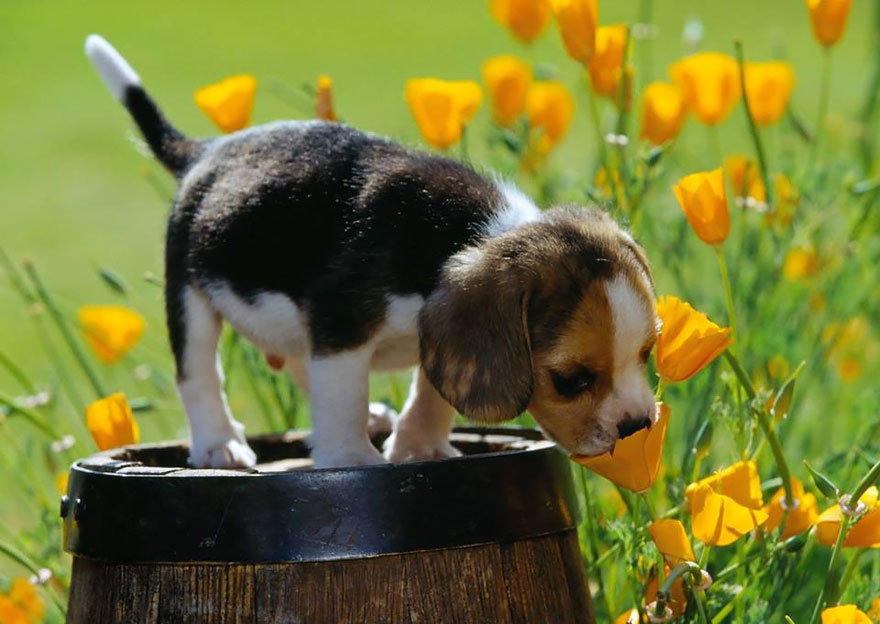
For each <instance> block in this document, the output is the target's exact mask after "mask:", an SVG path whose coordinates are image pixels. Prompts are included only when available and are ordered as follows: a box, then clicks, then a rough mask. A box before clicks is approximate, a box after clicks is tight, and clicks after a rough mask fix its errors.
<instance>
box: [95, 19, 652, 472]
mask: <svg viewBox="0 0 880 624" xmlns="http://www.w3.org/2000/svg"><path fill="white" fill-rule="evenodd" d="M86 53H87V55H88V57H89V58H90V59H91V61H92V63H93V64H94V65H95V67H96V68H97V70H98V72H99V73H100V75H101V77H102V78H103V80H104V82H105V83H106V84H107V86H108V87H109V88H110V91H111V92H112V93H113V95H114V96H116V98H117V99H119V100H120V101H121V102H122V104H123V105H124V106H125V107H126V108H127V109H128V111H129V112H130V113H131V115H132V117H133V118H134V121H135V123H136V124H137V125H138V127H139V128H140V130H141V132H142V133H143V136H144V138H145V139H146V141H147V143H148V144H149V146H150V148H151V149H152V151H153V152H154V153H155V155H156V157H157V158H158V159H159V161H160V162H161V163H162V164H163V165H164V166H165V167H166V168H167V169H168V170H169V171H170V172H171V173H172V174H173V175H174V176H175V177H176V178H177V180H178V183H179V190H178V193H177V196H176V199H175V200H174V206H173V208H172V211H171V215H170V217H169V219H168V229H167V242H166V252H165V260H166V279H165V297H166V310H167V320H168V331H169V335H170V339H171V347H172V349H173V352H174V358H175V362H176V369H177V385H178V390H179V392H180V397H181V399H182V401H183V405H184V408H185V410H186V414H187V417H188V420H189V426H190V432H191V451H190V452H191V462H192V464H194V465H195V466H210V467H230V466H239V467H241V466H252V465H253V464H254V462H255V456H254V453H253V451H252V450H251V449H250V448H249V447H248V444H247V442H246V440H245V437H244V433H243V427H242V425H241V424H239V423H238V422H237V421H236V420H235V419H234V418H233V417H232V414H231V413H230V410H229V406H228V404H227V402H226V398H225V396H224V394H223V390H222V388H223V381H222V380H223V373H222V371H221V369H220V366H219V364H218V360H217V355H216V351H217V342H218V338H219V336H220V330H221V324H222V321H223V319H225V320H226V321H228V322H229V323H231V324H232V325H233V326H234V327H235V329H236V330H237V331H239V332H240V333H241V334H242V335H244V336H246V337H247V338H248V339H249V340H251V341H253V342H254V343H255V344H256V345H257V346H259V347H260V348H261V349H262V350H264V351H265V352H266V353H267V354H268V355H269V356H270V357H271V360H272V361H273V362H275V363H276V364H280V363H281V362H282V361H283V362H284V363H285V364H286V366H287V367H288V368H290V370H291V372H292V374H293V375H294V377H295V379H296V380H297V382H298V385H299V386H300V387H301V388H302V389H303V390H304V391H307V392H308V393H309V395H310V400H311V412H312V423H313V433H312V435H311V445H312V450H313V458H314V462H315V466H316V467H319V468H326V467H336V466H360V465H367V464H379V463H383V462H388V461H390V462H400V461H412V460H430V459H441V458H446V457H453V456H456V455H459V452H458V451H457V450H456V449H455V448H454V447H453V446H451V445H450V444H449V441H448V436H449V432H450V429H451V427H452V422H453V416H454V413H455V411H456V410H458V411H459V412H460V413H461V414H463V415H464V416H466V417H468V418H470V419H473V420H476V421H481V422H486V423H497V422H500V421H504V420H510V419H512V418H514V417H516V416H517V415H519V414H520V413H521V412H523V411H525V410H528V411H529V412H530V413H531V414H532V416H533V417H534V418H535V420H536V421H537V422H538V424H539V425H540V427H541V429H542V430H543V431H544V433H545V434H546V436H547V437H548V438H550V439H551V440H554V441H555V442H557V443H558V444H559V445H560V446H561V447H563V448H564V449H565V450H567V451H568V452H570V453H573V454H579V455H595V454H598V453H602V452H605V451H608V450H609V449H611V448H612V447H613V445H614V442H615V441H616V440H617V439H618V438H620V437H624V436H627V435H629V434H632V433H633V432H635V431H637V430H639V429H641V428H644V427H648V426H650V425H651V424H652V423H653V422H654V421H655V420H656V418H657V413H656V406H655V403H654V397H653V394H652V392H651V389H650V387H649V385H648V383H647V380H646V372H645V363H646V360H647V358H648V354H649V352H650V351H651V348H652V347H653V345H654V342H655V339H656V333H657V327H658V322H657V317H656V313H655V308H654V294H653V284H652V279H651V271H650V268H649V266H648V262H647V260H646V258H645V254H644V253H643V251H642V249H641V248H640V247H639V246H638V245H637V244H636V243H635V242H634V241H633V239H632V238H631V237H630V236H629V235H628V234H627V233H626V232H624V231H623V230H621V228H619V227H618V225H617V224H616V223H615V222H614V221H613V220H612V219H611V218H610V217H608V216H607V215H606V214H604V213H602V212H599V211H597V210H587V209H580V208H554V209H551V210H547V211H545V212H542V211H539V210H538V208H537V207H536V206H535V204H534V203H533V202H532V201H531V200H530V199H529V198H527V197H526V196H525V195H524V194H523V193H521V192H520V191H519V190H517V189H516V188H515V187H514V186H512V185H511V184H508V183H505V182H502V181H498V180H494V179H489V178H486V177H484V176H483V175H481V174H480V173H478V172H477V171H475V170H474V169H473V168H472V167H470V166H469V165H466V164H463V163H460V162H456V161H454V160H450V159H448V158H444V157H442V156H438V155H434V154H427V153H423V152H418V151H413V150H410V149H407V148H405V147H402V146H400V145H398V144H395V143H393V142H391V141H389V140H386V139H384V138H381V137H378V136H375V135H372V134H368V133H365V132H361V131H358V130H355V129H353V128H350V127H348V126H345V125H342V124H337V123H326V122H320V121H281V122H275V123H270V124H266V125H262V126H257V127H253V128H249V129H246V130H242V131H240V132H236V133H233V134H230V135H227V136H223V137H219V138H212V139H201V140H197V139H192V138H189V137H186V136H184V135H183V134H181V133H180V132H179V131H177V130H176V129H175V128H174V127H173V126H172V125H171V124H170V123H169V122H168V121H167V120H166V119H165V117H164V116H163V115H162V113H161V112H160V110H159V109H158V107H157V106H156V104H155V103H154V102H153V100H152V99H151V98H150V97H149V96H148V95H147V93H146V92H145V90H144V89H143V87H142V86H141V82H140V79H139V78H138V75H137V74H136V73H135V72H134V70H133V69H132V68H131V67H130V66H129V64H128V63H127V62H126V61H125V60H124V59H123V58H122V57H121V56H120V55H119V53H118V52H117V51H116V50H115V49H114V48H113V47H112V46H110V44H109V43H107V41H105V40H104V39H102V38H101V37H99V36H97V35H92V36H90V37H89V38H88V39H87V41H86ZM411 366H417V367H418V368H417V370H416V372H415V374H414V375H413V381H412V387H411V389H410V393H409V397H408V398H407V400H406V404H405V406H404V408H403V410H402V413H401V414H400V417H399V418H398V419H396V421H395V423H394V430H393V433H392V434H391V436H390V437H389V438H388V440H387V442H386V445H385V453H384V456H383V454H382V453H380V452H379V451H378V450H376V449H375V448H374V447H373V445H372V444H371V443H370V439H369V437H368V428H367V425H368V417H369V411H370V408H369V401H368V375H369V372H370V371H371V370H389V369H400V368H404V367H411Z"/></svg>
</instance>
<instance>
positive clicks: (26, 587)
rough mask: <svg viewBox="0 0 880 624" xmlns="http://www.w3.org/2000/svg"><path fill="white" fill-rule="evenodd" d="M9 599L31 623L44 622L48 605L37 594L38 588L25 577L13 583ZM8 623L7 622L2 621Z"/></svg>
mask: <svg viewBox="0 0 880 624" xmlns="http://www.w3.org/2000/svg"><path fill="white" fill-rule="evenodd" d="M9 598H11V599H12V601H13V602H14V603H16V604H17V605H18V607H19V608H20V609H21V610H22V611H24V613H25V614H26V615H27V617H28V618H30V621H31V622H34V623H36V622H42V621H43V615H45V613H46V605H45V604H43V599H42V598H40V595H39V594H38V593H37V590H36V588H35V587H34V586H33V585H32V584H31V582H30V581H29V580H28V579H26V578H23V577H19V578H17V579H15V580H14V581H13V582H12V587H11V588H10V590H9ZM0 621H2V622H6V620H0Z"/></svg>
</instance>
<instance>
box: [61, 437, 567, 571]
mask: <svg viewBox="0 0 880 624" xmlns="http://www.w3.org/2000/svg"><path fill="white" fill-rule="evenodd" d="M307 433H308V432H303V431H293V432H289V433H286V434H283V435H269V436H256V437H252V438H249V442H250V444H251V446H252V448H253V449H254V451H255V452H256V454H257V458H258V462H259V463H258V466H257V468H256V469H253V470H205V469H193V468H189V467H187V463H186V462H187V456H188V448H187V446H186V445H185V443H182V442H176V443H164V444H144V445H135V446H129V447H122V448H119V449H113V450H112V451H106V452H104V453H99V454H97V455H94V456H91V457H89V458H86V459H83V460H80V461H77V462H76V463H74V464H73V466H72V467H71V470H70V479H69V483H68V493H67V496H65V497H64V498H63V499H62V504H61V515H62V517H63V519H64V548H65V550H66V551H67V552H70V553H72V554H74V555H77V556H82V557H88V558H94V559H101V560H107V561H114V562H122V563H135V562H142V563H147V562H168V563H171V562H237V563H269V562H296V561H325V560H334V559H349V558H362V557H369V556H376V555H385V554H392V553H404V552H413V551H421V550H435V549H448V548H456V547H463V546H472V545H478V544H487V543H495V542H511V541H516V540H520V539H523V538H528V537H535V536H539V535H546V534H550V533H556V532H559V531H564V530H567V529H571V528H573V527H575V526H576V524H577V503H576V498H575V495H574V491H573V484H572V480H571V472H570V464H569V462H568V459H567V458H566V456H565V455H564V454H563V453H562V452H560V451H559V450H558V449H557V448H556V447H555V445H554V444H552V443H551V442H548V441H546V440H544V439H543V438H542V437H541V434H540V433H539V432H537V431H535V430H532V429H523V428H513V427H504V428H490V429H486V428H475V427H457V428H456V429H455V430H454V431H453V433H452V434H451V436H450V441H451V442H452V444H453V445H454V446H455V447H457V448H458V449H459V450H461V451H462V453H464V455H463V456H462V457H458V458H453V459H446V460H442V461H430V462H414V463H407V464H393V465H379V466H365V467H358V468H333V469H314V468H311V467H310V466H311V463H310V460H309V459H308V446H307V445H306V442H305V441H306V437H307ZM381 441H382V440H381V437H380V438H377V439H374V442H375V443H376V444H377V445H378V444H380V443H381Z"/></svg>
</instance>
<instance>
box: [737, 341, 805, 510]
mask: <svg viewBox="0 0 880 624" xmlns="http://www.w3.org/2000/svg"><path fill="white" fill-rule="evenodd" d="M724 357H725V358H726V359H727V362H728V364H730V367H731V368H732V369H733V373H734V375H736V378H737V380H739V383H740V385H742V387H743V390H745V391H746V396H747V397H748V399H749V403H750V404H751V403H752V401H754V399H755V396H756V394H755V389H754V388H753V387H752V382H751V381H749V376H748V375H747V374H746V372H745V371H744V370H743V368H742V365H741V364H740V363H739V360H738V359H737V358H736V355H734V354H733V353H731V352H730V350H727V351H725V352H724ZM751 409H752V412H753V413H754V414H755V417H756V418H757V419H758V424H759V425H760V426H761V429H763V431H764V436H766V438H767V442H768V443H769V444H770V450H771V451H773V458H774V459H775V460H776V468H777V469H778V470H779V477H780V478H781V479H782V487H783V489H784V490H785V500H786V501H787V502H788V503H789V504H794V494H793V493H792V489H791V471H790V470H789V468H788V462H786V461H785V454H784V453H783V452H782V445H781V444H780V443H779V438H778V437H777V436H776V431H775V430H774V429H773V425H772V424H770V419H769V414H767V410H765V409H758V408H756V407H755V406H754V405H752V406H751Z"/></svg>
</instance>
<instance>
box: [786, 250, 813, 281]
mask: <svg viewBox="0 0 880 624" xmlns="http://www.w3.org/2000/svg"><path fill="white" fill-rule="evenodd" d="M818 272H819V254H818V253H817V252H816V250H815V249H813V247H812V246H804V247H792V248H791V249H789V250H788V253H787V254H785V263H784V264H783V265H782V274H783V275H784V276H785V279H787V280H788V281H789V282H801V281H804V280H806V279H808V278H810V277H812V276H814V275H815V274H816V273H818Z"/></svg>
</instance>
